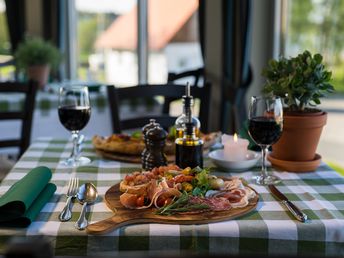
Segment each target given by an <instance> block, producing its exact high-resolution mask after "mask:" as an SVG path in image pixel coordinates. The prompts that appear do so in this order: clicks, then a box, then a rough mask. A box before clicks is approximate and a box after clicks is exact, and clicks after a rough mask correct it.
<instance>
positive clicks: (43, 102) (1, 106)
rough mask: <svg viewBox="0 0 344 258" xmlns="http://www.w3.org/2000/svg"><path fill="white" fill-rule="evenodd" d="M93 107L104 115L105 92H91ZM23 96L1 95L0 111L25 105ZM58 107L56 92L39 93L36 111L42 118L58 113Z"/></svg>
mask: <svg viewBox="0 0 344 258" xmlns="http://www.w3.org/2000/svg"><path fill="white" fill-rule="evenodd" d="M90 99H91V104H92V107H96V108H97V111H98V112H100V113H102V112H104V110H105V109H106V108H107V105H108V104H107V96H106V93H105V92H90ZM23 101H24V95H23V94H11V95H9V94H6V95H2V94H0V111H14V110H18V109H20V107H21V105H23V103H24V102H23ZM57 106H58V94H57V93H56V92H45V91H39V92H37V95H36V106H35V110H36V111H40V114H41V116H43V117H44V116H51V115H52V113H54V114H55V113H56V110H57Z"/></svg>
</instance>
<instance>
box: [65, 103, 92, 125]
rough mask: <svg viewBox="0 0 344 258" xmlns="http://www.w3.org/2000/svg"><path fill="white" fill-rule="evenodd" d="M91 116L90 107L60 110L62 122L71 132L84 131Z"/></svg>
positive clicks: (72, 107) (69, 107)
mask: <svg viewBox="0 0 344 258" xmlns="http://www.w3.org/2000/svg"><path fill="white" fill-rule="evenodd" d="M90 116H91V108H90V107H81V106H64V107H60V108H59V118H60V121H61V123H62V124H63V126H64V127H65V128H67V130H69V131H80V130H82V129H83V128H84V127H85V126H86V125H87V123H88V121H89V120H90Z"/></svg>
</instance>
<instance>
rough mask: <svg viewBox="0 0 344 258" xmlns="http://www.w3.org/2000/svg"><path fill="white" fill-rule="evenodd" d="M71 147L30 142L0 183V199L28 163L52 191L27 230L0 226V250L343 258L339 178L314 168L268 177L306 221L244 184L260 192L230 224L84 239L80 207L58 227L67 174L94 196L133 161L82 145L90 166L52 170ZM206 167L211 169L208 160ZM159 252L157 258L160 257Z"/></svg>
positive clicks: (94, 217) (143, 228)
mask: <svg viewBox="0 0 344 258" xmlns="http://www.w3.org/2000/svg"><path fill="white" fill-rule="evenodd" d="M70 150H71V143H67V142H66V141H65V140H54V139H48V138H46V139H40V140H39V141H36V142H35V143H34V144H32V146H31V147H30V148H29V149H28V151H27V152H26V153H25V154H24V156H23V157H22V158H21V159H20V161H19V162H18V163H17V164H16V166H15V167H14V168H13V169H12V171H11V172H10V173H9V174H8V176H7V177H6V178H5V180H4V181H3V182H2V183H1V186H0V194H1V195H2V194H4V193H5V192H6V191H7V190H8V189H9V187H10V186H11V185H12V184H13V183H14V182H16V181H17V180H19V179H20V178H22V177H23V176H24V175H25V174H26V173H27V172H28V171H29V170H31V169H32V168H34V167H36V166H41V165H43V166H47V167H49V168H50V169H51V170H52V171H53V178H52V181H53V182H54V183H55V184H56V185H57V191H56V193H55V195H54V197H53V198H52V199H51V200H50V202H49V203H48V204H46V205H45V207H44V208H43V210H42V211H41V213H40V214H39V216H38V218H37V219H36V221H34V222H33V223H32V224H31V225H30V226H29V227H28V228H27V229H16V228H14V229H3V228H2V229H0V246H1V252H3V248H4V246H5V243H6V241H8V240H9V239H10V238H11V237H12V236H15V235H16V236H18V235H19V236H26V237H28V238H29V237H33V236H37V235H44V236H46V237H47V238H48V239H49V240H50V242H51V244H52V245H53V247H54V250H55V255H71V256H72V255H99V254H116V253H119V252H124V251H140V252H143V251H148V252H149V253H156V252H161V251H163V252H173V253H174V254H175V253H176V252H177V253H178V252H181V251H185V250H187V251H195V252H200V253H206V254H253V253H254V254H275V255H276V254H285V255H300V254H303V255H310V254H312V255H315V254H316V255H335V256H343V255H344V178H343V177H341V176H340V175H339V174H338V173H336V172H335V171H333V170H332V169H330V168H329V167H328V166H326V164H322V165H321V166H320V167H319V168H318V169H317V171H316V172H312V173H298V174H296V173H287V172H274V173H276V175H278V176H279V177H280V178H282V183H281V184H280V185H279V187H278V188H279V189H280V190H281V191H282V192H283V193H285V194H286V195H287V197H288V198H289V199H290V200H291V201H293V202H294V203H295V204H296V205H297V206H299V207H300V208H301V209H302V210H303V211H304V212H305V213H306V214H307V215H308V216H309V218H310V221H309V222H308V223H305V224H303V223H300V222H298V221H296V220H295V219H294V218H293V217H292V216H291V214H290V213H289V212H288V211H286V209H285V207H283V206H282V205H281V204H280V203H278V202H277V201H276V200H275V199H274V198H273V197H272V196H271V194H270V193H269V191H268V189H267V188H266V187H264V186H257V185H254V184H252V185H251V186H252V187H253V188H254V189H256V191H257V192H258V193H259V194H260V202H259V204H258V207H257V210H256V211H253V212H251V213H249V214H247V215H245V216H242V217H240V218H238V219H235V220H230V221H226V222H218V223H211V224H204V225H163V224H138V225H130V226H124V227H122V228H120V229H118V230H116V231H114V232H112V233H110V234H108V235H101V236H90V235H87V234H86V233H85V232H84V231H78V230H76V229H75V228H74V223H75V221H76V220H77V218H78V216H79V214H80V210H81V205H79V204H77V203H75V204H74V206H73V217H72V220H71V221H69V222H60V221H59V220H58V215H59V213H60V212H61V210H62V208H63V206H64V204H65V201H66V197H65V193H66V191H67V188H66V185H67V183H68V180H69V178H70V176H71V175H72V174H76V175H77V176H78V177H79V178H80V180H81V183H83V182H85V181H91V182H93V183H95V185H96V186H97V188H98V191H99V193H100V196H101V197H104V194H105V192H106V191H107V190H108V189H109V187H110V186H112V185H114V184H115V183H117V182H119V180H121V179H122V178H123V177H124V176H125V175H126V174H127V173H129V172H131V171H133V169H134V168H135V167H139V164H129V163H123V162H116V161H107V160H102V159H100V158H99V157H98V156H97V155H96V154H95V152H94V150H93V148H92V145H91V144H90V142H89V141H88V142H87V143H86V144H85V146H84V152H83V155H86V156H88V157H90V158H91V159H92V163H91V164H90V165H88V166H85V167H78V168H76V169H72V168H66V167H64V166H63V165H59V161H60V159H63V158H67V157H68V156H69V155H70ZM207 162H208V165H211V163H210V162H209V161H207ZM257 173H259V169H258V168H255V169H253V170H250V171H247V172H244V173H232V174H229V173H224V172H219V174H220V175H225V176H229V175H235V176H240V177H243V178H245V179H247V180H250V179H251V178H252V176H253V175H255V174H257ZM90 210H91V211H90V213H89V219H90V221H91V222H95V221H99V220H102V219H105V218H108V217H110V216H112V215H113V213H112V212H111V211H110V210H109V209H108V208H107V207H106V205H105V203H104V202H103V201H99V202H97V203H96V204H95V205H92V206H90ZM160 254H161V253H160Z"/></svg>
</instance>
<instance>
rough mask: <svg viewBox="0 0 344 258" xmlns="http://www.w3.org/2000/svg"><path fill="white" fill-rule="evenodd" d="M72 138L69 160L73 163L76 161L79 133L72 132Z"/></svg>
mask: <svg viewBox="0 0 344 258" xmlns="http://www.w3.org/2000/svg"><path fill="white" fill-rule="evenodd" d="M72 138H73V149H72V155H71V158H72V159H73V160H74V161H77V159H78V155H79V151H78V140H79V131H72Z"/></svg>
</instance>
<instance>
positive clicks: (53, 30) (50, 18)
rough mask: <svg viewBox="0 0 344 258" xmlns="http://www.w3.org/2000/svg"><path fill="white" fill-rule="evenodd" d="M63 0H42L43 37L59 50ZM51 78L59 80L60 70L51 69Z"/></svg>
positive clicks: (61, 38)
mask: <svg viewBox="0 0 344 258" xmlns="http://www.w3.org/2000/svg"><path fill="white" fill-rule="evenodd" d="M63 8H64V3H63V0H44V1H42V17H43V21H44V23H43V38H44V39H45V40H48V41H50V42H51V43H53V44H54V45H55V46H56V47H58V48H59V49H60V50H61V49H63V34H62V28H63V22H64V21H63V15H64V14H63V13H62V10H63ZM51 77H52V78H51V79H53V80H55V79H56V80H60V79H61V71H59V70H58V71H52V72H51Z"/></svg>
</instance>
